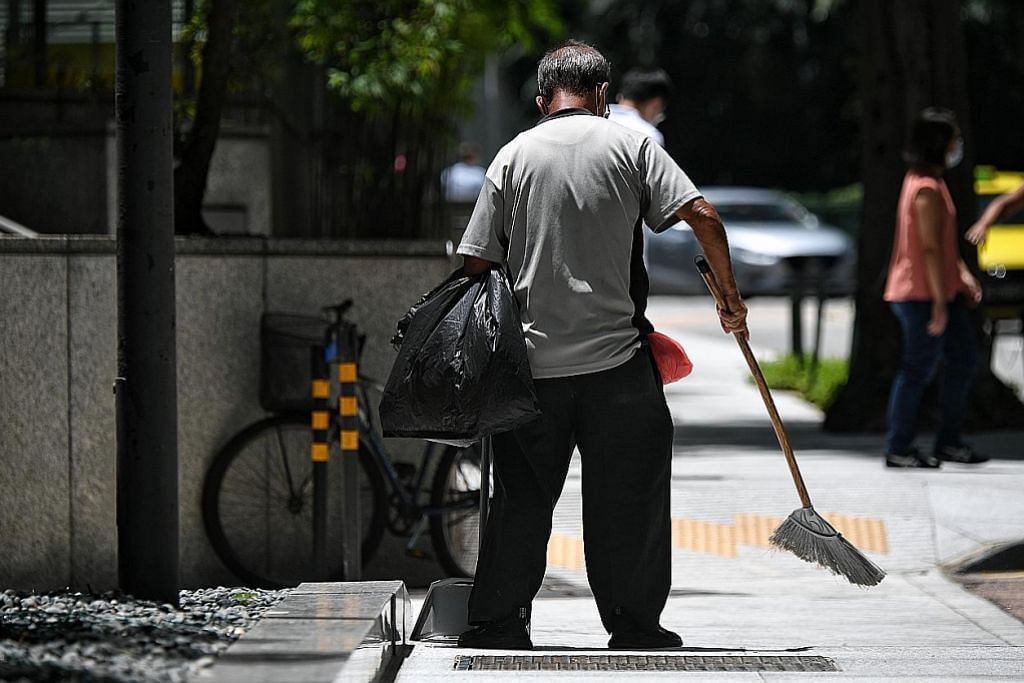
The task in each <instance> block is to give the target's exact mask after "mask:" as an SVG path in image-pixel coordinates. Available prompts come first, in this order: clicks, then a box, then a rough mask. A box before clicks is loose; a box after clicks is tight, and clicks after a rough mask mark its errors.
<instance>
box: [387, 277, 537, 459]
mask: <svg viewBox="0 0 1024 683" xmlns="http://www.w3.org/2000/svg"><path fill="white" fill-rule="evenodd" d="M391 342H392V343H393V344H394V345H395V346H396V348H398V358H396V359H395V364H394V366H393V367H392V368H391V375H390V376H389V377H388V382H387V386H386V387H385V389H384V396H383V398H382V399H381V403H380V422H381V428H382V431H383V432H384V436H405V437H415V438H420V439H430V440H432V441H440V442H443V443H451V444H455V445H462V446H465V445H469V444H471V443H473V442H475V441H479V440H480V439H481V438H483V437H485V436H488V435H491V434H500V433H501V432H507V431H509V430H511V429H514V428H515V427H518V426H519V425H521V424H524V423H526V422H529V421H530V420H532V419H533V418H534V417H536V416H537V415H539V414H540V411H539V409H538V408H537V395H536V393H534V389H533V378H532V377H531V375H530V365H529V362H528V361H527V358H526V342H524V341H523V328H522V323H521V322H520V319H519V308H518V306H517V304H516V301H515V299H514V298H513V297H512V292H511V291H510V290H509V286H508V281H507V280H506V278H505V275H504V274H503V273H502V272H501V271H499V270H496V269H492V270H489V271H487V272H485V273H481V274H480V275H474V276H467V275H463V274H462V271H461V270H459V271H456V272H455V273H453V274H452V275H451V276H450V277H449V278H448V279H447V280H445V281H444V282H443V283H442V284H441V285H439V286H438V287H437V288H435V289H434V290H433V291H431V292H429V293H428V294H426V295H424V296H423V298H422V299H420V300H419V301H418V302H417V303H416V305H414V306H413V307H412V308H410V309H409V312H408V313H406V314H405V317H403V318H402V320H401V321H399V323H398V332H397V334H395V338H394V339H392V340H391Z"/></svg>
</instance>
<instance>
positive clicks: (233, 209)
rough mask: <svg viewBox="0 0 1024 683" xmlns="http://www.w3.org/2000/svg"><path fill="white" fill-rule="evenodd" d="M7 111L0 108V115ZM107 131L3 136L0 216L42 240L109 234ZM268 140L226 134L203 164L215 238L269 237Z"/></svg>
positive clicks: (112, 212)
mask: <svg viewBox="0 0 1024 683" xmlns="http://www.w3.org/2000/svg"><path fill="white" fill-rule="evenodd" d="M8 111H9V107H0V116H2V115H3V114H5V113H6V112H8ZM115 142H116V140H115V130H114V127H113V125H112V124H106V123H103V122H101V123H97V124H96V125H94V126H93V127H89V128H84V127H77V128H72V127H67V126H66V127H64V128H63V129H55V130H53V131H49V132H47V131H39V130H29V131H26V132H24V133H19V134H11V133H6V134H5V133H4V131H3V126H2V125H0V215H3V216H6V217H8V218H10V219H13V220H15V221H17V222H19V223H21V224H22V225H24V226H26V227H28V228H31V229H32V230H35V231H36V232H41V233H46V234H57V233H59V234H69V233H70V234H76V235H77V234H100V235H104V234H107V235H112V234H113V233H114V232H115V222H116V220H117V148H116V144H115ZM272 195H273V192H272V187H271V159H270V139H269V133H268V131H267V130H266V129H265V128H259V127H257V128H251V129H243V130H240V129H237V128H225V129H223V130H222V131H221V135H220V137H219V138H218V140H217V147H216V148H215V150H214V154H213V158H212V159H211V160H210V176H209V181H208V183H207V189H206V195H205V197H204V200H203V202H204V207H205V209H204V216H205V218H206V220H207V221H208V222H209V224H210V227H211V228H213V230H214V232H216V233H218V234H248V235H269V234H270V225H271V220H272V215H271V212H272V206H271V197H272Z"/></svg>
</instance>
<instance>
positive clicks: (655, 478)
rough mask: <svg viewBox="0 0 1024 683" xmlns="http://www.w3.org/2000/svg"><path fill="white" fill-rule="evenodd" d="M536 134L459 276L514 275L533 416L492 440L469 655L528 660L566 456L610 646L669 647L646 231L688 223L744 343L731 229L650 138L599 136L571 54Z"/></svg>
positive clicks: (507, 152)
mask: <svg viewBox="0 0 1024 683" xmlns="http://www.w3.org/2000/svg"><path fill="white" fill-rule="evenodd" d="M537 76H538V89H539V91H540V95H539V97H537V107H538V109H539V110H540V112H541V114H542V115H543V119H541V121H540V122H539V123H538V124H537V125H536V126H535V127H534V128H532V129H530V130H528V131H526V132H524V133H522V134H520V135H519V136H518V137H516V138H515V139H514V140H513V141H512V142H510V143H509V144H507V145H506V146H505V147H504V148H502V149H501V151H500V152H499V153H498V154H497V156H496V157H495V159H494V161H493V162H492V163H491V166H490V168H489V169H488V170H487V180H486V182H485V184H484V188H483V190H482V191H481V193H480V196H479V198H478V200H477V203H476V207H475V209H474V211H473V215H472V217H471V219H470V221H469V226H468V228H467V229H466V232H465V236H464V237H463V240H462V243H461V244H460V246H459V249H458V252H459V253H460V254H462V255H463V256H464V257H465V269H466V272H467V273H470V274H474V273H479V272H483V271H484V270H486V269H488V268H492V267H501V268H508V272H509V274H510V279H511V285H512V291H513V293H514V295H515V297H516V300H517V301H518V304H519V308H520V315H521V317H522V323H523V333H524V336H525V339H526V346H527V353H528V356H529V361H530V369H531V371H532V373H533V377H534V380H535V385H536V391H537V397H538V400H539V404H540V408H541V413H542V414H541V416H540V417H539V418H537V419H535V420H534V421H532V422H530V423H528V424H526V425H525V426H522V427H520V428H517V429H515V430H514V431H512V432H508V433H505V434H500V435H497V436H495V437H494V438H493V447H494V470H495V472H494V476H495V487H494V501H493V503H492V507H491V514H490V516H489V518H488V520H487V525H486V529H485V531H484V543H483V547H482V551H481V555H480V558H479V562H478V565H477V572H476V581H475V584H474V588H473V593H472V597H471V599H470V605H469V619H470V623H471V624H474V625H476V627H475V628H473V629H471V630H469V631H467V632H466V633H464V634H463V635H462V636H461V637H460V639H459V644H460V645H461V646H463V647H474V648H499V649H529V648H531V647H532V642H531V640H530V635H529V618H530V606H531V603H532V600H533V598H534V596H535V595H536V593H537V591H538V590H539V589H540V586H541V581H542V580H543V577H544V570H545V562H546V549H547V542H548V538H549V536H550V533H551V517H552V511H553V509H554V506H555V503H556V501H557V500H558V497H559V495H560V493H561V491H562V486H563V484H564V482H565V478H566V474H567V472H568V468H569V461H570V458H571V456H572V453H573V449H574V448H577V447H578V448H579V451H580V454H581V457H582V463H583V528H584V546H585V548H586V565H587V576H588V579H589V581H590V586H591V588H592V589H593V592H594V597H595V599H596V601H597V606H598V609H599V611H600V615H601V621H602V623H603V624H604V626H605V628H606V629H607V631H608V632H609V633H610V634H611V639H610V641H609V647H612V648H617V649H659V648H671V647H678V646H680V645H681V644H682V641H681V639H680V637H679V636H678V635H677V634H675V633H672V632H671V631H668V630H666V629H664V628H662V626H661V624H660V616H661V612H662V610H663V609H664V607H665V602H666V600H667V598H668V594H669V588H670V583H671V538H670V518H669V492H670V484H671V460H672V431H673V426H672V419H671V416H670V415H669V411H668V407H667V405H666V402H665V396H664V393H663V389H662V382H661V378H660V377H659V375H658V371H657V366H656V365H655V364H654V363H653V361H652V357H651V355H650V352H649V349H648V347H647V345H646V344H645V338H646V336H647V335H648V334H649V333H650V332H651V331H652V330H653V328H652V326H651V324H650V322H648V320H647V319H646V317H645V311H646V306H647V292H648V283H647V274H646V271H645V269H644V264H643V260H642V254H641V249H640V248H639V246H640V245H641V244H642V230H643V229H644V228H643V225H644V223H645V222H646V224H647V225H649V226H651V227H652V228H653V229H654V230H655V231H661V230H665V229H667V228H668V227H670V226H671V225H673V224H674V223H676V222H678V221H679V220H685V221H686V222H687V223H689V224H690V225H691V226H692V228H693V232H694V234H695V235H696V237H697V239H698V240H699V241H700V244H701V246H702V247H703V249H704V253H705V254H706V256H707V260H708V262H709V263H710V265H711V267H712V268H713V269H714V272H715V274H716V275H717V277H718V280H719V282H720V283H721V285H722V289H723V292H724V296H725V300H726V304H727V305H726V306H724V307H721V308H720V309H719V316H720V318H721V323H722V326H723V328H724V329H725V330H726V331H727V332H732V333H737V334H741V335H745V334H746V307H745V306H744V304H743V301H742V300H741V298H740V295H739V292H738V291H737V289H736V282H735V279H734V277H733V273H732V265H731V262H730V259H729V249H728V244H727V242H726V235H725V229H724V228H723V226H722V222H721V220H720V219H719V217H718V214H717V212H716V211H715V209H714V207H712V206H711V205H710V204H709V203H708V202H706V201H705V200H704V199H703V198H702V197H701V194H700V191H699V190H698V189H697V188H696V187H695V186H694V184H693V183H692V182H691V181H690V179H689V178H688V177H687V175H686V174H685V173H684V172H683V171H682V170H681V169H680V168H679V166H677V165H676V163H675V162H674V161H672V159H671V158H670V157H669V156H668V154H667V153H665V152H664V151H663V150H662V149H661V147H660V146H658V145H657V144H656V143H654V142H653V141H652V140H651V139H650V138H649V137H646V136H645V135H642V134H640V133H637V132H635V131H632V130H629V129H627V128H625V127H623V126H619V125H617V124H614V123H611V122H610V121H608V120H607V118H606V117H607V97H608V95H607V93H608V81H609V66H608V62H607V61H606V60H605V58H604V57H603V56H602V55H601V53H600V52H598V51H597V50H596V49H594V48H593V47H591V46H589V45H585V44H583V43H579V42H575V41H569V42H567V43H564V44H562V45H560V46H558V47H556V48H554V49H552V50H551V51H550V52H548V53H547V54H546V55H545V56H544V58H543V59H542V60H541V62H540V64H539V67H538V71H537Z"/></svg>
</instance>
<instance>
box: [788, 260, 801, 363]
mask: <svg viewBox="0 0 1024 683" xmlns="http://www.w3.org/2000/svg"><path fill="white" fill-rule="evenodd" d="M804 266H805V264H804V262H803V261H801V260H800V259H790V267H791V268H792V270H793V288H792V289H791V290H790V292H789V345H790V350H791V351H792V353H793V355H794V356H796V362H797V364H798V365H799V366H800V367H803V364H804V316H803V303H804Z"/></svg>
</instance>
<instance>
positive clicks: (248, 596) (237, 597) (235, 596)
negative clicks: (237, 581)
mask: <svg viewBox="0 0 1024 683" xmlns="http://www.w3.org/2000/svg"><path fill="white" fill-rule="evenodd" d="M255 597H256V594H255V593H253V592H252V591H238V592H236V593H232V594H231V599H232V600H234V601H235V602H241V603H243V604H245V603H247V602H251V601H252V600H253V599H254V598H255Z"/></svg>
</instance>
